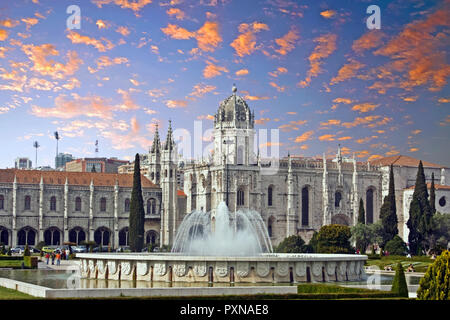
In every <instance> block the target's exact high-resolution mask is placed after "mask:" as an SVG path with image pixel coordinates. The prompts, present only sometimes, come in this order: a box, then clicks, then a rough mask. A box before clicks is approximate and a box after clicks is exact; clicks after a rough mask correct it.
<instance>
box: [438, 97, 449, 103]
mask: <svg viewBox="0 0 450 320" xmlns="http://www.w3.org/2000/svg"><path fill="white" fill-rule="evenodd" d="M438 102H439V103H450V98H440V99H439V100H438Z"/></svg>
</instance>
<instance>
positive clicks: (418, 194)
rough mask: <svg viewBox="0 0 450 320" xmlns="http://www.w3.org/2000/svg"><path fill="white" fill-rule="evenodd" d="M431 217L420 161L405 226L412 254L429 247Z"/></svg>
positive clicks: (419, 252)
mask: <svg viewBox="0 0 450 320" xmlns="http://www.w3.org/2000/svg"><path fill="white" fill-rule="evenodd" d="M432 216H433V212H432V209H431V206H430V202H429V201H428V190H427V185H426V183H425V173H424V170H423V164H422V161H420V163H419V168H418V170H417V178H416V185H415V187H414V193H413V199H412V201H411V205H410V208H409V219H408V222H407V224H406V225H407V226H408V228H409V236H408V242H409V248H410V250H411V252H412V253H414V254H421V253H422V249H427V247H428V248H429V247H430V243H429V242H430V241H429V239H430V238H431V236H432V222H431V218H432Z"/></svg>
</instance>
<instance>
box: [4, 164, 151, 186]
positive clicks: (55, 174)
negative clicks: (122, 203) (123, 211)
mask: <svg viewBox="0 0 450 320" xmlns="http://www.w3.org/2000/svg"><path fill="white" fill-rule="evenodd" d="M14 176H15V177H16V179H17V183H22V184H39V183H40V182H41V177H42V178H43V179H44V184H53V185H63V184H65V183H66V179H67V181H68V183H69V185H80V186H83V185H84V186H89V185H90V184H91V181H93V182H94V186H114V185H115V184H116V181H118V184H119V187H130V188H131V187H133V175H132V174H126V173H123V174H118V173H96V172H67V171H39V170H18V169H0V183H5V182H6V183H13V182H14ZM141 185H142V187H143V188H159V187H158V186H157V185H155V184H153V183H152V182H151V181H150V180H149V179H147V178H146V177H145V176H144V175H141Z"/></svg>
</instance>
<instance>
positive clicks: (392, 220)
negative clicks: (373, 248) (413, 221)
mask: <svg viewBox="0 0 450 320" xmlns="http://www.w3.org/2000/svg"><path fill="white" fill-rule="evenodd" d="M380 218H381V223H382V225H383V231H384V232H383V242H382V243H381V246H382V247H384V246H385V244H386V243H387V242H388V241H389V240H391V239H392V238H394V236H395V235H397V234H398V227H397V224H398V219H397V206H396V204H395V185H394V170H393V166H392V165H391V167H390V170H389V193H388V195H387V196H386V197H384V202H383V205H382V206H381V209H380Z"/></svg>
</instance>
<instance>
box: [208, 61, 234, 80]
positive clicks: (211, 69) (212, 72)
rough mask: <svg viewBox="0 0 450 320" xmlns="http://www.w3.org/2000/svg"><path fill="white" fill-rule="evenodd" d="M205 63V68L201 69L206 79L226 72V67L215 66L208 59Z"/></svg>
mask: <svg viewBox="0 0 450 320" xmlns="http://www.w3.org/2000/svg"><path fill="white" fill-rule="evenodd" d="M206 63H207V65H206V67H205V69H203V76H204V77H205V78H207V79H209V78H214V77H217V76H219V75H221V74H222V72H228V69H227V68H225V67H221V66H217V65H215V64H214V63H212V62H210V61H206Z"/></svg>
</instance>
